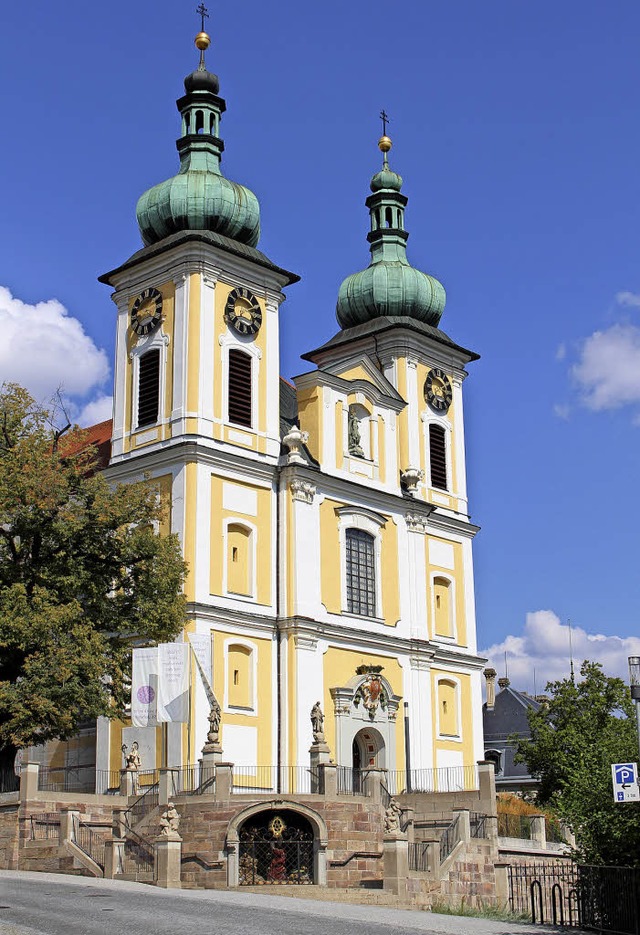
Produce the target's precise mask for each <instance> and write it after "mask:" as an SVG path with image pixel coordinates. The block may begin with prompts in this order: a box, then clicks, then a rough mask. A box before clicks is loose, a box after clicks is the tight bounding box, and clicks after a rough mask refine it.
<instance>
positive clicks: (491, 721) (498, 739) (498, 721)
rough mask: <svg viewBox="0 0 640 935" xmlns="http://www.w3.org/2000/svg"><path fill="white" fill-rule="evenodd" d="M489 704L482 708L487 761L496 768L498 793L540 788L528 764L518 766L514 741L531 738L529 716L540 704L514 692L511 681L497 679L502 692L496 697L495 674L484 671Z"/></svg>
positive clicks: (528, 696) (494, 672)
mask: <svg viewBox="0 0 640 935" xmlns="http://www.w3.org/2000/svg"><path fill="white" fill-rule="evenodd" d="M484 676H485V679H486V680H487V700H486V702H485V704H483V706H482V724H483V728H484V757H485V760H490V761H491V762H492V763H494V765H495V769H496V790H497V791H498V792H521V791H525V790H527V789H533V788H535V786H536V785H537V780H536V779H534V778H533V777H532V776H531V774H530V772H529V767H528V766H527V764H526V763H516V762H514V761H515V755H516V743H515V742H514V740H513V739H512V738H514V737H518V738H521V739H525V738H528V737H530V736H531V731H530V730H529V722H528V720H527V713H528V711H530V710H533V711H538V710H539V709H540V702H539V701H536V699H535V698H532V697H531V696H530V695H527V694H525V693H524V692H519V691H516V690H515V688H511V685H510V683H509V679H508V678H501V679H498V686H499V688H500V691H499V692H498V694H497V695H496V687H495V682H496V671H495V669H485V671H484Z"/></svg>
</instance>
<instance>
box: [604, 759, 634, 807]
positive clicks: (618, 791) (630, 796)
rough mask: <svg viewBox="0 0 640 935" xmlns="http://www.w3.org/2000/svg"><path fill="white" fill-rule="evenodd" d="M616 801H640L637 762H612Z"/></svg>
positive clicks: (614, 797)
mask: <svg viewBox="0 0 640 935" xmlns="http://www.w3.org/2000/svg"><path fill="white" fill-rule="evenodd" d="M611 777H612V779H613V800H614V802H640V788H638V764H637V763H612V764H611Z"/></svg>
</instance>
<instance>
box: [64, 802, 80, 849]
mask: <svg viewBox="0 0 640 935" xmlns="http://www.w3.org/2000/svg"><path fill="white" fill-rule="evenodd" d="M79 819H80V809H78V808H61V809H60V843H61V844H63V843H64V842H66V841H75V839H76V835H75V830H74V827H73V823H74V820H76V821H77V820H79Z"/></svg>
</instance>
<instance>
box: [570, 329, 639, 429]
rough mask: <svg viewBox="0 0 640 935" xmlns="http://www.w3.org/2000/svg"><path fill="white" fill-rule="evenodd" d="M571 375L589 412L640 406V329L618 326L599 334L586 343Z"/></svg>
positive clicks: (594, 334) (595, 334)
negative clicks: (639, 404) (630, 405)
mask: <svg viewBox="0 0 640 935" xmlns="http://www.w3.org/2000/svg"><path fill="white" fill-rule="evenodd" d="M571 375H572V377H573V379H574V380H575V382H576V383H577V385H578V388H579V391H580V394H581V398H582V402H583V403H584V405H585V406H587V408H589V409H593V410H595V411H600V410H603V409H617V408H619V407H620V406H625V405H629V404H635V403H640V328H637V327H635V326H634V325H630V324H616V325H612V326H611V328H608V329H607V330H605V331H595V332H594V333H593V334H592V335H591V336H590V337H588V338H586V339H585V341H583V343H582V347H581V349H580V359H579V360H578V363H576V364H574V365H573V367H572V368H571Z"/></svg>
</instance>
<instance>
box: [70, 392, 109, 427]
mask: <svg viewBox="0 0 640 935" xmlns="http://www.w3.org/2000/svg"><path fill="white" fill-rule="evenodd" d="M112 406H113V396H102V395H101V396H97V397H96V399H93V400H91V402H89V403H87V405H86V406H84V408H83V409H82V411H81V412H79V413H78V415H77V416H75V421H76V422H77V423H78V425H80V426H82V428H86V427H87V426H89V425H96V424H97V423H98V422H105V421H106V420H107V419H110V418H111V409H112Z"/></svg>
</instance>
